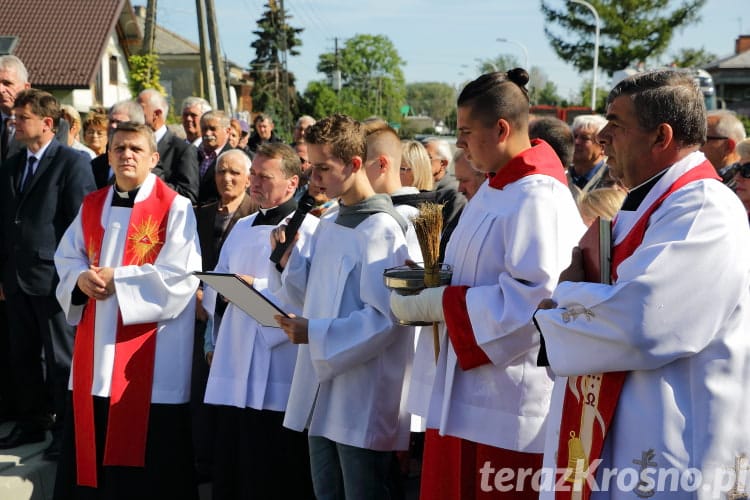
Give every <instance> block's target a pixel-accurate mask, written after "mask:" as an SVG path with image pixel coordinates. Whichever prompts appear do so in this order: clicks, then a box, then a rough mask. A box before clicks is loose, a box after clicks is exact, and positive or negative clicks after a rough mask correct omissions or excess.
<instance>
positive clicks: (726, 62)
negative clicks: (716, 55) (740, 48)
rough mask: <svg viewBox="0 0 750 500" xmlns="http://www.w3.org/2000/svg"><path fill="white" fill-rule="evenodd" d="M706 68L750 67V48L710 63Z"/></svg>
mask: <svg viewBox="0 0 750 500" xmlns="http://www.w3.org/2000/svg"><path fill="white" fill-rule="evenodd" d="M705 69H709V70H710V69H750V50H746V51H745V52H741V53H739V54H732V55H731V56H729V57H725V58H723V59H719V60H717V61H714V62H712V63H709V64H707V65H706V66H705Z"/></svg>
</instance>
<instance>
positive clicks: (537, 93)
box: [477, 54, 561, 106]
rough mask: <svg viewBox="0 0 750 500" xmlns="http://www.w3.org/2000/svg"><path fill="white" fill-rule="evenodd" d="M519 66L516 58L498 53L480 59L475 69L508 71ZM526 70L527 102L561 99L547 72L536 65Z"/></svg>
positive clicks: (551, 102)
mask: <svg viewBox="0 0 750 500" xmlns="http://www.w3.org/2000/svg"><path fill="white" fill-rule="evenodd" d="M519 66H520V64H519V63H518V59H516V58H515V57H514V56H510V55H506V54H500V55H498V56H495V57H494V58H492V59H483V60H481V59H480V60H479V66H478V68H477V69H478V70H479V71H480V72H481V73H488V72H490V71H508V70H509V69H513V68H518V67H519ZM527 71H528V72H529V83H528V84H527V85H526V88H527V90H528V91H529V103H530V104H531V105H535V104H550V105H553V106H556V105H558V104H559V103H560V100H561V99H560V96H559V95H558V94H557V86H556V85H555V84H554V83H553V82H552V81H550V79H549V78H548V77H547V74H546V73H545V72H544V71H543V70H542V69H541V68H539V67H538V66H531V68H527Z"/></svg>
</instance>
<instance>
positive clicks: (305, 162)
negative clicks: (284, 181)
mask: <svg viewBox="0 0 750 500" xmlns="http://www.w3.org/2000/svg"><path fill="white" fill-rule="evenodd" d="M294 150H295V151H296V152H297V156H299V161H300V164H301V166H302V171H303V172H305V171H306V170H308V169H309V168H310V156H309V155H308V153H307V143H306V142H297V143H295V144H294Z"/></svg>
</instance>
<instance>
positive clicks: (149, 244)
mask: <svg viewBox="0 0 750 500" xmlns="http://www.w3.org/2000/svg"><path fill="white" fill-rule="evenodd" d="M108 192H109V190H108V189H101V190H99V191H95V192H93V193H91V194H90V195H88V196H87V197H86V198H84V200H83V205H82V207H81V225H82V229H83V238H84V242H85V244H86V250H87V253H88V256H89V263H90V264H91V265H93V266H97V267H98V266H99V255H100V253H101V248H102V240H103V239H104V228H103V227H102V225H101V216H102V211H103V210H104V203H105V202H106V200H107V194H108ZM176 195H177V193H175V192H174V191H172V190H171V189H170V188H169V187H167V185H166V184H164V182H163V181H162V180H161V179H159V178H156V182H155V184H154V186H153V189H152V190H151V193H150V194H149V196H148V198H146V199H145V200H143V201H140V202H138V203H136V204H135V205H133V209H132V212H131V214H130V223H129V224H128V232H127V235H126V239H125V249H124V252H123V259H122V265H123V266H141V265H144V264H153V263H154V261H155V260H156V257H157V256H158V255H159V251H160V250H161V248H162V246H164V241H165V237H166V229H167V221H168V219H169V208H170V207H171V206H172V201H173V200H174V198H175V196H176ZM95 319H96V300H94V299H89V301H88V302H87V303H86V307H85V309H84V311H83V317H82V318H81V322H80V323H79V325H78V329H77V330H76V338H75V346H74V353H75V357H74V362H73V416H74V422H75V444H76V464H77V478H78V484H79V485H82V486H91V487H94V488H95V487H96V486H97V481H96V464H97V461H96V439H95V436H96V433H95V429H94V403H93V399H92V396H91V386H92V383H93V371H94V324H95ZM156 326H157V324H156V323H141V324H136V325H127V326H125V325H123V324H122V315H121V314H119V313H118V315H117V337H116V339H117V340H116V345H115V358H114V366H113V368H112V383H111V388H110V406H109V417H108V418H109V419H108V422H107V436H106V444H105V449H104V461H103V463H104V465H119V466H131V467H143V466H144V462H145V457H146V436H147V431H148V415H149V407H150V405H151V386H152V382H153V377H154V356H155V353H156Z"/></svg>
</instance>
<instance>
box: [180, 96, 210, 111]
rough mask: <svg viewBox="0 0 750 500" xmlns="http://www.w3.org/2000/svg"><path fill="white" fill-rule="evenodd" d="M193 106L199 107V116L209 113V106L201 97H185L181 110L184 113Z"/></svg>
mask: <svg viewBox="0 0 750 500" xmlns="http://www.w3.org/2000/svg"><path fill="white" fill-rule="evenodd" d="M193 106H200V108H201V114H203V113H208V112H209V111H211V109H213V108H211V105H210V104H209V103H208V101H207V100H205V99H204V98H202V97H196V96H190V97H186V98H185V100H184V101H182V110H183V111H185V110H186V109H187V108H192V107H193Z"/></svg>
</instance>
